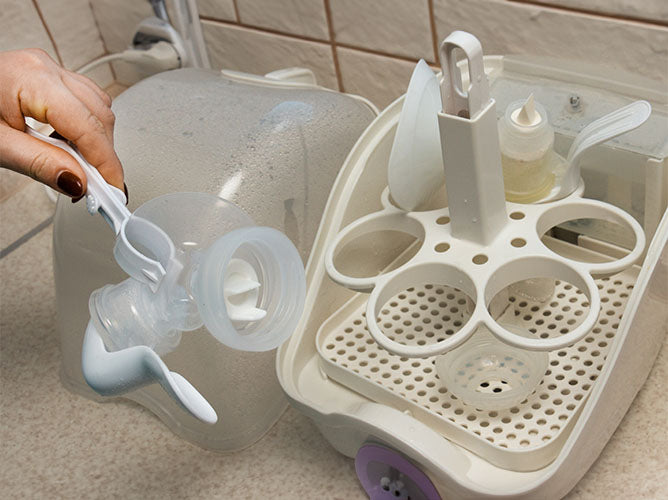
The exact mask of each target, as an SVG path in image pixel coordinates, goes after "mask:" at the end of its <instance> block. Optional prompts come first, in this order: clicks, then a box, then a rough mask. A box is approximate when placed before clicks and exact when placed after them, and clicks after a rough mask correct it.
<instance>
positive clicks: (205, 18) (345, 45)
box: [200, 16, 438, 65]
mask: <svg viewBox="0 0 668 500" xmlns="http://www.w3.org/2000/svg"><path fill="white" fill-rule="evenodd" d="M200 20H201V21H209V22H212V23H217V24H222V25H224V26H231V27H238V28H244V29H248V30H253V31H256V32H258V33H264V34H267V35H277V36H284V37H286V38H292V39H294V40H300V41H302V42H313V43H319V44H322V45H330V44H331V45H334V46H336V47H337V48H339V47H340V48H342V49H350V50H356V51H358V52H364V53H366V54H372V55H376V56H383V57H389V58H391V59H398V60H401V61H407V62H412V63H416V62H418V61H419V60H420V59H421V57H419V56H416V57H410V56H402V55H400V54H392V53H390V52H383V51H380V50H374V49H367V48H364V47H360V46H358V45H351V44H348V43H340V42H336V41H335V42H334V43H333V44H332V42H329V41H327V40H321V39H318V38H311V37H308V36H304V35H296V34H293V33H288V32H285V31H277V30H272V29H268V28H262V27H259V26H253V25H251V24H244V23H235V22H233V21H225V20H223V19H216V18H214V17H208V16H200ZM337 59H338V57H337ZM425 60H426V61H427V63H429V64H431V65H434V64H438V63H436V62H434V61H432V60H431V58H429V59H425Z"/></svg>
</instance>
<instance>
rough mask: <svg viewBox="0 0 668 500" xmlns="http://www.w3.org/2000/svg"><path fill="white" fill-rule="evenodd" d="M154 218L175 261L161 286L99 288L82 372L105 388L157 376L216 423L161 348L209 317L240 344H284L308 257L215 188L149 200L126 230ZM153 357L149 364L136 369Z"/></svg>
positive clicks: (263, 347) (122, 388)
mask: <svg viewBox="0 0 668 500" xmlns="http://www.w3.org/2000/svg"><path fill="white" fill-rule="evenodd" d="M146 221H148V222H149V223H152V224H154V225H155V226H157V227H159V228H160V229H161V230H163V231H164V233H165V234H166V235H167V236H168V237H169V239H170V240H171V242H172V243H173V247H174V250H173V260H172V261H171V262H170V263H168V264H167V265H166V270H167V272H166V275H165V278H164V279H163V280H162V282H161V283H160V285H159V287H158V288H157V290H156V291H155V292H154V291H153V290H151V288H150V287H149V286H147V285H146V284H143V283H141V282H139V281H138V280H137V279H135V278H132V277H131V278H128V279H127V280H125V281H124V282H122V283H119V284H117V285H107V286H105V287H103V288H101V289H99V290H97V291H95V292H93V294H92V295H91V299H90V313H91V324H90V325H89V328H88V330H87V332H86V339H85V342H84V349H83V353H82V361H83V373H84V377H85V379H86V381H87V382H88V384H89V385H90V386H91V387H92V388H93V389H94V390H96V391H97V392H99V393H101V394H104V395H117V394H122V393H125V392H128V390H129V389H136V388H138V387H141V386H143V385H146V384H150V383H153V382H156V381H157V382H159V383H160V384H161V385H162V386H163V387H164V388H165V389H166V390H167V392H168V393H169V394H170V395H171V396H172V397H173V398H174V399H176V400H177V401H178V402H179V403H180V404H181V405H182V406H183V407H184V408H185V409H187V410H188V411H190V412H191V413H192V414H193V415H194V416H196V417H197V418H199V419H200V420H203V421H204V422H209V423H214V422H215V421H216V420H217V418H216V416H215V411H214V410H213V408H211V407H210V406H209V405H208V403H207V402H206V401H205V400H204V398H203V397H202V396H201V395H200V394H199V393H198V392H197V391H196V389H195V388H194V387H192V386H191V385H190V384H189V383H188V382H187V381H186V380H185V379H184V378H183V377H181V376H180V375H178V374H175V373H174V372H169V371H168V370H167V369H166V367H165V366H164V363H162V361H161V360H159V358H158V357H157V355H156V353H159V354H166V353H168V352H170V351H172V350H173V349H174V348H176V346H177V345H178V344H179V342H180V338H181V332H183V331H191V330H195V329H197V328H199V327H200V326H202V324H203V325H204V326H206V327H207V329H208V330H209V332H211V334H212V335H213V336H214V337H215V338H216V339H217V340H219V341H220V342H222V343H223V344H225V345H227V346H228V347H232V348H234V349H238V350H243V351H267V350H271V349H274V348H276V347H278V346H279V345H280V344H281V343H282V342H283V341H284V340H286V339H287V337H289V335H290V334H291V333H292V331H293V329H294V328H295V326H296V323H297V321H298V320H299V317H300V316H301V311H302V307H303V301H304V295H305V281H304V272H303V267H302V264H301V259H300V257H299V255H298V253H297V250H296V248H294V246H293V245H292V243H291V242H290V241H289V240H288V238H287V237H286V236H284V235H283V234H282V233H280V232H279V231H277V230H275V229H271V228H266V227H257V226H255V225H254V224H253V221H252V219H251V218H250V217H249V216H248V215H247V214H246V213H245V212H244V211H243V210H241V209H240V208H239V207H237V206H236V205H234V204H232V203H230V202H227V201H225V200H223V199H221V198H219V197H217V196H214V195H210V194H204V193H174V194H168V195H164V196H161V197H158V198H155V199H153V200H150V201H149V202H147V203H145V204H144V205H142V206H141V207H140V208H139V209H138V210H137V211H136V212H135V213H134V214H133V215H132V217H131V218H130V219H129V221H128V223H127V227H128V228H129V229H130V230H129V231H128V233H129V234H130V233H132V231H131V229H132V226H133V224H146ZM128 240H129V241H130V243H131V244H132V243H134V242H133V241H132V238H131V237H129V238H128ZM138 248H139V249H141V250H142V251H145V252H147V253H149V254H150V249H146V248H142V247H139V245H138ZM231 310H233V311H234V314H230V311H231ZM233 317H234V318H236V319H233ZM97 335H99V337H100V338H101V339H102V340H103V342H104V345H105V346H106V348H107V349H108V350H109V351H114V352H111V353H109V352H106V350H105V352H103V351H102V349H104V346H102V345H101V344H100V343H99V342H95V340H91V338H90V337H95V336H97ZM137 346H144V347H145V348H147V349H146V351H147V352H144V357H143V358H142V357H141V356H139V358H136V357H135V356H136V353H135V352H134V351H133V349H136V347H137ZM153 351H155V352H153ZM121 353H123V354H121ZM122 355H125V356H126V359H123V358H122ZM147 362H148V364H149V366H150V367H151V368H150V369H144V370H133V368H132V366H129V365H132V364H133V363H134V364H137V363H147Z"/></svg>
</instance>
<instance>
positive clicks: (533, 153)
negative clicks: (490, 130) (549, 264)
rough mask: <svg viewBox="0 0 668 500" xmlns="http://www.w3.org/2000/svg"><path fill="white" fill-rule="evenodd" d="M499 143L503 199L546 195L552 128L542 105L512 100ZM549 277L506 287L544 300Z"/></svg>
mask: <svg viewBox="0 0 668 500" xmlns="http://www.w3.org/2000/svg"><path fill="white" fill-rule="evenodd" d="M499 143H500V146H501V165H502V167H503V183H504V190H505V194H506V200H508V201H512V202H514V203H533V202H536V201H538V200H540V199H541V198H544V197H545V196H547V195H548V194H549V193H550V191H551V189H552V187H553V186H554V173H553V172H552V171H551V168H550V165H551V162H550V157H551V155H552V154H553V146H554V129H553V128H552V126H551V125H550V123H549V121H548V117H547V113H546V111H545V108H543V106H541V104H540V103H538V102H536V101H535V100H534V97H533V94H531V95H529V97H528V98H527V99H526V100H520V101H515V102H513V103H511V104H510V105H509V106H508V107H507V108H506V112H505V115H504V116H503V118H501V120H499ZM554 287H555V282H554V279H552V278H531V279H528V280H524V281H520V282H518V283H515V284H513V285H512V286H511V287H510V290H509V292H510V294H511V295H517V296H520V297H522V298H525V299H528V300H531V301H535V302H546V301H547V300H549V299H550V298H551V297H552V294H553V293H554Z"/></svg>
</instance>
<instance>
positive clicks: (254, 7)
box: [237, 0, 329, 40]
mask: <svg viewBox="0 0 668 500" xmlns="http://www.w3.org/2000/svg"><path fill="white" fill-rule="evenodd" d="M237 7H238V9H239V18H240V20H241V22H242V23H244V24H249V25H252V26H258V27H261V28H267V29H271V30H276V31H282V32H285V33H291V34H295V35H301V36H307V37H311V38H317V39H320V40H329V28H328V27H327V14H326V13H325V2H324V1H323V0H237Z"/></svg>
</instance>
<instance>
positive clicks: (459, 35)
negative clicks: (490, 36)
mask: <svg viewBox="0 0 668 500" xmlns="http://www.w3.org/2000/svg"><path fill="white" fill-rule="evenodd" d="M455 49H460V50H461V51H462V52H464V54H465V55H466V59H467V62H468V67H469V82H470V83H469V86H468V89H466V91H464V89H463V88H462V87H463V85H462V75H461V72H460V71H459V67H458V66H457V59H456V57H455V56H454V51H455ZM440 56H441V69H442V70H443V82H442V83H441V101H442V102H443V112H444V113H445V114H448V115H455V116H459V117H462V118H471V119H472V118H473V117H474V116H475V115H476V114H478V113H479V112H480V111H481V110H482V109H483V108H484V107H485V106H487V104H488V103H489V84H488V83H487V77H486V76H485V68H484V66H483V61H482V46H481V45H480V42H479V41H478V39H477V38H476V37H474V36H473V35H472V34H470V33H467V32H465V31H453V32H452V33H451V34H450V35H449V36H448V37H447V38H446V39H445V40H443V43H442V44H441V48H440Z"/></svg>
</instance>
